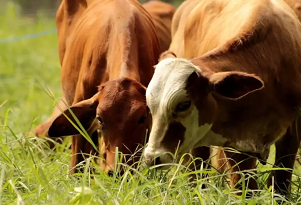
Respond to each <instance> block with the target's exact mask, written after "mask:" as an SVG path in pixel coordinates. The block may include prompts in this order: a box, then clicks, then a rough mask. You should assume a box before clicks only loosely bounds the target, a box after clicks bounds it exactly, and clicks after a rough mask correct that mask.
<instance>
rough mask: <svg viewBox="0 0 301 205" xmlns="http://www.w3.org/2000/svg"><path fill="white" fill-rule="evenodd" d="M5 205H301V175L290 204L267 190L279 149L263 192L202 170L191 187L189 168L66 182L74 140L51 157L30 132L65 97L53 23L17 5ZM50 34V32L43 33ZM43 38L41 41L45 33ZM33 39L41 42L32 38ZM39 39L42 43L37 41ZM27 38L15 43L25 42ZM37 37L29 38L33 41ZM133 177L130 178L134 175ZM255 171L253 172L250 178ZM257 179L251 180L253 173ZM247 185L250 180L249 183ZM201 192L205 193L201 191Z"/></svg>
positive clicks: (3, 82)
mask: <svg viewBox="0 0 301 205" xmlns="http://www.w3.org/2000/svg"><path fill="white" fill-rule="evenodd" d="M0 24H1V29H0V205H1V204H3V205H4V204H116V205H117V204H154V205H157V204H172V205H173V204H221V205H222V204H250V205H252V204H262V205H264V204H267V205H270V204H300V203H301V190H300V189H301V177H300V176H301V169H300V164H299V159H298V158H297V159H296V163H295V169H294V176H293V184H292V185H293V187H292V193H291V195H290V196H289V197H288V199H285V198H284V197H282V196H279V195H277V194H275V193H274V191H273V189H272V188H271V187H266V185H265V180H266V179H267V177H268V173H269V171H270V170H271V169H272V168H271V165H270V164H273V158H274V149H273V148H272V149H271V154H270V158H269V162H270V163H268V164H267V165H265V166H262V165H260V164H259V165H258V168H257V171H258V172H257V174H256V175H257V176H258V184H259V187H260V190H255V191H254V192H255V193H254V196H253V197H252V198H247V197H246V193H247V191H248V190H245V189H244V188H243V189H242V191H241V192H242V193H241V196H238V195H236V194H235V193H236V192H238V191H237V190H231V188H230V186H229V184H228V182H227V180H226V174H222V173H218V172H216V171H215V170H213V169H205V168H203V169H201V170H199V171H197V173H199V174H208V175H209V178H207V179H206V178H205V179H201V178H198V179H197V180H196V184H194V186H193V185H192V183H191V182H190V181H189V180H188V177H189V175H191V174H192V173H191V172H189V171H188V170H187V169H186V168H185V167H184V166H182V165H179V164H174V165H172V168H171V169H170V170H168V171H158V170H157V171H156V170H154V169H153V168H152V167H151V168H147V167H145V166H144V165H143V162H142V163H141V165H140V166H139V168H138V169H135V170H133V169H132V168H131V167H126V168H125V170H126V171H125V174H124V176H123V177H121V178H120V177H116V176H113V177H109V176H107V175H106V174H105V173H104V172H101V171H99V170H97V171H96V174H95V175H94V176H92V177H91V175H90V174H89V166H88V165H89V164H92V165H93V166H95V167H96V169H97V165H95V164H94V162H93V161H92V157H91V159H89V160H88V163H87V165H86V167H85V168H86V169H85V173H83V174H77V175H74V176H69V175H68V171H69V170H68V169H69V163H70V159H71V150H70V149H69V147H70V140H69V139H67V140H65V141H64V143H63V144H57V145H56V149H54V150H50V149H49V148H47V146H45V140H44V139H38V138H36V137H32V136H31V135H30V131H31V130H32V129H33V128H34V127H35V126H36V125H38V124H39V123H41V122H42V121H44V120H46V119H47V117H48V116H49V115H50V114H51V112H52V109H53V107H54V105H55V103H56V101H57V100H58V99H59V98H60V97H61V87H60V64H59V58H58V48H57V46H58V42H57V35H56V33H55V32H54V30H53V29H55V22H54V19H53V18H46V17H44V16H39V17H38V19H37V20H36V21H32V20H29V19H26V18H23V17H21V16H20V15H19V13H18V9H17V7H16V6H15V5H13V4H7V5H5V6H3V5H1V6H0ZM45 31H47V32H45ZM41 32H44V33H41ZM28 34H38V35H35V36H34V35H31V36H28ZM39 34H41V36H39ZM21 36H23V37H24V38H23V39H22V38H14V37H21ZM29 37H32V38H29ZM131 171H132V172H131ZM253 171H255V170H253ZM250 173H252V172H250ZM246 177H247V176H246ZM202 185H205V186H206V188H204V189H202V188H201V187H202Z"/></svg>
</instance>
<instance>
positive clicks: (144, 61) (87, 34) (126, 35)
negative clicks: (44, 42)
mask: <svg viewBox="0 0 301 205" xmlns="http://www.w3.org/2000/svg"><path fill="white" fill-rule="evenodd" d="M77 9H79V12H78V13H77ZM77 14H78V15H79V16H77ZM69 23H71V27H69V26H70V24H69ZM57 26H58V33H59V43H60V46H59V48H60V59H61V61H62V89H63V94H64V98H65V99H66V102H67V104H68V105H72V106H71V107H70V109H71V110H72V111H73V113H74V114H75V115H76V117H77V118H78V120H79V121H80V123H81V124H82V126H83V128H85V129H86V130H87V132H88V134H89V135H90V136H91V138H92V141H93V142H94V144H96V145H97V144H98V131H100V132H99V133H101V135H102V138H101V145H100V147H102V148H103V149H101V154H102V156H103V158H104V159H105V162H102V164H101V168H102V169H104V170H105V171H106V172H107V173H110V172H111V171H112V170H113V169H114V166H113V165H114V163H115V150H116V147H118V148H119V151H121V152H123V153H124V154H131V153H133V152H135V150H136V148H137V145H138V144H143V143H144V140H145V135H146V129H147V128H148V124H149V123H148V110H147V107H146V103H145V87H146V86H147V85H148V83H149V81H150V79H151V77H152V75H153V70H154V69H153V65H155V64H156V63H157V61H158V57H159V54H160V46H159V41H158V38H157V35H156V30H155V26H154V24H153V22H152V20H151V17H150V15H149V14H148V13H147V11H146V10H145V9H144V8H143V7H142V6H141V5H140V4H139V3H138V2H137V1H135V0H104V1H96V0H95V1H90V2H89V1H71V0H64V1H62V5H61V7H60V9H59V11H58V14H57ZM64 114H66V115H67V116H68V117H69V118H71V119H72V117H71V113H70V112H69V111H68V110H66V111H64ZM67 135H73V136H72V160H71V170H70V172H71V173H74V172H77V171H79V170H78V169H73V168H74V167H75V166H76V165H77V164H78V163H80V162H82V161H83V160H84V158H85V156H83V155H82V154H81V153H84V154H90V153H91V154H95V153H96V150H95V149H94V148H93V146H92V145H91V144H90V143H89V142H88V141H87V140H86V139H85V138H84V137H83V136H82V135H79V131H78V130H77V129H75V128H74V127H73V125H72V124H71V123H70V122H69V121H68V120H67V119H66V118H65V116H64V115H63V114H60V115H59V116H58V117H57V118H56V119H55V120H54V121H53V123H52V124H51V126H50V128H49V131H48V136H49V137H62V136H67ZM127 159H128V158H127ZM128 163H129V164H131V163H132V161H131V162H128Z"/></svg>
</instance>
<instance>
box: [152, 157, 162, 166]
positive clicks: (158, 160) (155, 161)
mask: <svg viewBox="0 0 301 205" xmlns="http://www.w3.org/2000/svg"><path fill="white" fill-rule="evenodd" d="M159 164H161V159H160V157H156V158H155V159H154V165H159Z"/></svg>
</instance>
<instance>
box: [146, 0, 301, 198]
mask: <svg viewBox="0 0 301 205" xmlns="http://www.w3.org/2000/svg"><path fill="white" fill-rule="evenodd" d="M184 4H186V5H189V4H191V5H189V6H186V8H189V7H190V9H189V12H188V11H187V10H186V15H184V14H183V16H181V15H180V17H179V16H177V12H176V14H175V16H174V18H175V21H176V22H178V26H175V27H177V28H178V29H177V30H176V31H175V30H173V32H175V36H174V38H173V40H172V44H171V46H170V50H171V51H174V50H173V49H175V50H179V51H182V53H181V56H183V57H184V58H187V59H191V58H193V59H192V60H186V59H183V58H166V59H164V58H162V59H163V60H161V61H160V62H159V63H158V65H157V66H156V69H155V73H154V76H153V78H152V80H151V82H150V84H149V86H148V89H147V91H146V99H147V105H148V107H149V109H150V112H151V114H152V129H151V133H150V138H149V142H148V146H147V148H146V149H145V153H144V156H145V158H146V160H147V163H148V164H152V163H153V162H154V161H155V162H157V163H166V162H170V161H171V160H173V159H172V158H171V157H170V155H167V154H164V153H165V152H175V149H176V148H178V149H177V151H178V153H179V154H182V153H185V152H187V151H188V150H190V149H192V148H197V147H200V146H207V145H215V146H223V147H233V148H235V149H238V150H240V151H243V152H246V153H248V154H250V155H253V156H260V158H261V159H267V157H268V153H269V148H270V146H271V145H272V144H273V143H275V145H276V160H275V166H280V167H286V168H291V169H292V168H293V165H294V159H295V155H296V152H297V149H298V145H299V139H298V137H297V133H298V132H300V131H301V130H300V129H299V128H300V124H299V121H297V120H296V119H297V116H298V113H297V109H298V107H299V106H300V103H301V95H300V94H301V60H300V59H301V58H300V57H301V53H300V52H301V38H300V32H301V25H300V23H299V21H298V19H297V18H296V15H295V14H294V13H293V12H292V10H291V9H290V8H289V6H288V5H287V4H285V3H284V2H283V1H277V0H274V1H270V0H249V1H244V0H237V1H232V0H225V1H218V0H188V1H186V2H185V3H184ZM191 8H193V9H191ZM179 10H181V9H179ZM182 12H183V13H185V8H184V9H183V11H182ZM172 28H174V26H173V27H172ZM195 56H199V57H196V58H195ZM296 128H297V129H296ZM178 145H179V147H178ZM288 148H289V149H288ZM240 156H243V155H240ZM255 162H256V158H255V157H254V158H250V159H249V162H248V163H245V165H248V166H249V167H251V168H252V167H254V163H255ZM243 168H244V169H247V168H248V167H247V166H244V167H243ZM291 175H292V174H291V172H287V171H284V170H277V171H274V172H273V173H271V176H274V177H275V184H276V187H275V190H276V191H278V192H280V193H283V194H284V193H287V191H288V190H289V185H290V183H289V180H290V179H291ZM269 185H271V181H269ZM252 186H254V187H256V183H255V184H253V185H251V187H252Z"/></svg>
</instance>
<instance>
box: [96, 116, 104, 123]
mask: <svg viewBox="0 0 301 205" xmlns="http://www.w3.org/2000/svg"><path fill="white" fill-rule="evenodd" d="M96 119H97V120H98V122H99V123H100V124H103V120H102V119H101V117H99V115H97V116H96Z"/></svg>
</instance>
